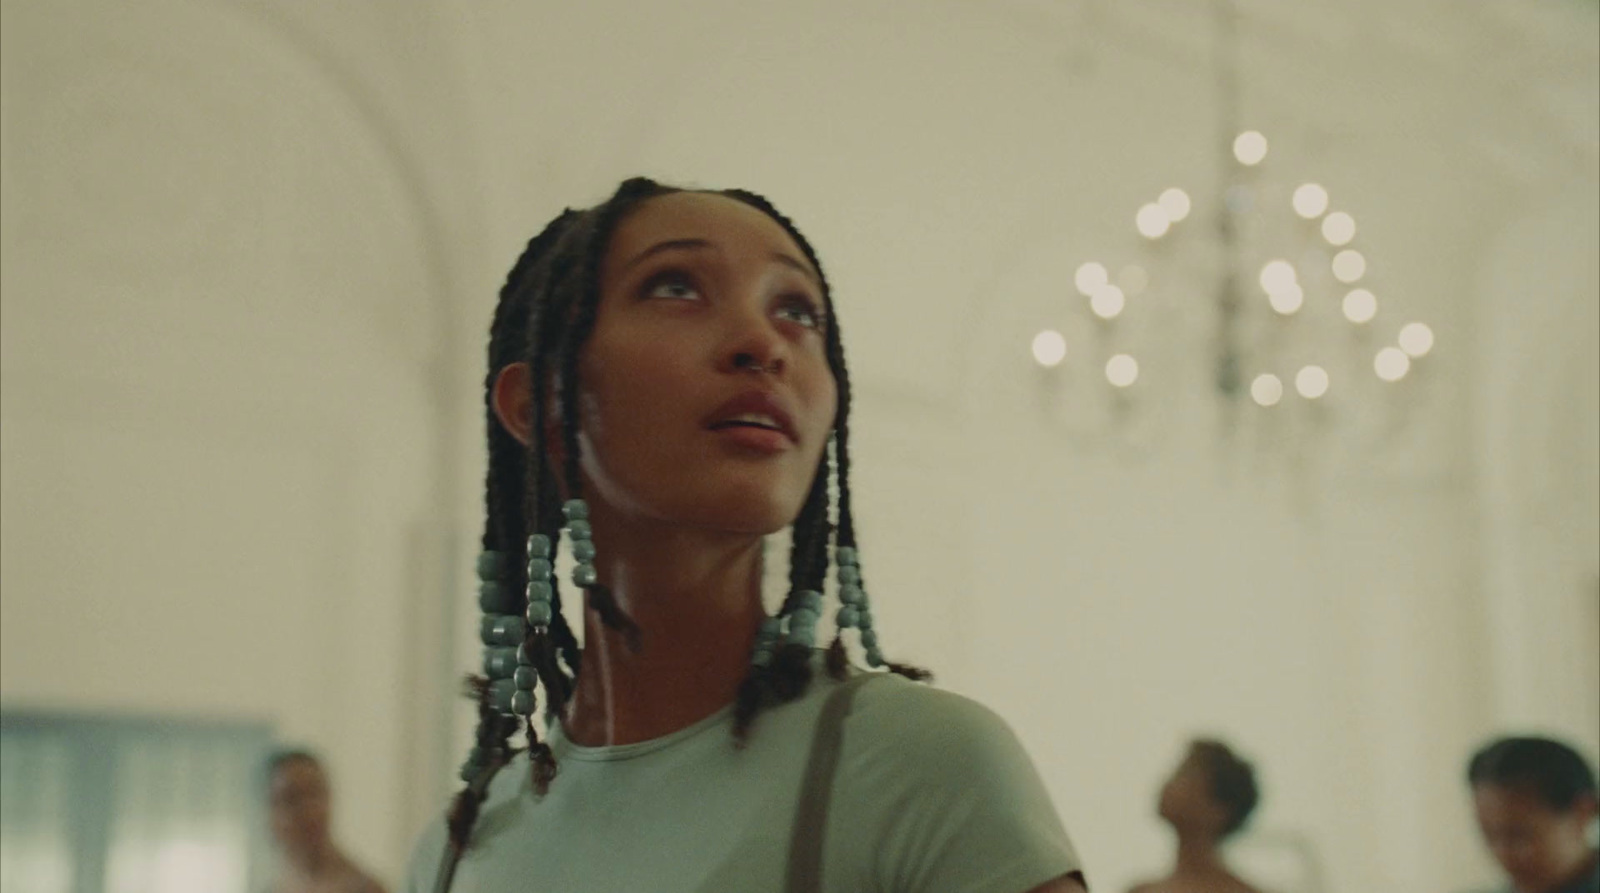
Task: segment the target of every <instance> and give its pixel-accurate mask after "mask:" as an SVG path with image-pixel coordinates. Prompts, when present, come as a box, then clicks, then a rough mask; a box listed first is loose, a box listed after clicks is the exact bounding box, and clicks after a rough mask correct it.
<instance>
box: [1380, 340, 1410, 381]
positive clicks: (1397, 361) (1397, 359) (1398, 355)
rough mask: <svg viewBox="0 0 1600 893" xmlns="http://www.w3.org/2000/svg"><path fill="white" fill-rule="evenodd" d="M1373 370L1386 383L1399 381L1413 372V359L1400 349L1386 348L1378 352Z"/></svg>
mask: <svg viewBox="0 0 1600 893" xmlns="http://www.w3.org/2000/svg"><path fill="white" fill-rule="evenodd" d="M1372 368H1373V369H1374V370H1376V371H1377V373H1378V377H1379V378H1381V379H1383V380H1384V381H1399V380H1400V379H1402V378H1405V377H1406V373H1407V372H1410V371H1411V358H1410V357H1408V356H1406V352H1405V351H1403V350H1401V349H1400V348H1398V347H1385V348H1384V349H1383V350H1380V351H1378V356H1377V358H1376V359H1374V360H1373V361H1372Z"/></svg>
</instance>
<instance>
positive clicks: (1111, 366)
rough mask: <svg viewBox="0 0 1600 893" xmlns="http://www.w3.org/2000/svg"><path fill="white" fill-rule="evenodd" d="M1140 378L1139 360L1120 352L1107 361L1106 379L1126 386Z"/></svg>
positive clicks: (1122, 386)
mask: <svg viewBox="0 0 1600 893" xmlns="http://www.w3.org/2000/svg"><path fill="white" fill-rule="evenodd" d="M1138 380H1139V361H1138V360H1135V359H1134V358H1133V357H1130V356H1128V355H1127V354H1125V353H1119V354H1117V355H1116V356H1114V357H1112V358H1111V359H1109V360H1107V361H1106V381H1109V382H1111V383H1112V384H1114V385H1116V386H1117V387H1119V388H1125V387H1128V386H1129V385H1131V384H1133V383H1134V382H1136V381H1138Z"/></svg>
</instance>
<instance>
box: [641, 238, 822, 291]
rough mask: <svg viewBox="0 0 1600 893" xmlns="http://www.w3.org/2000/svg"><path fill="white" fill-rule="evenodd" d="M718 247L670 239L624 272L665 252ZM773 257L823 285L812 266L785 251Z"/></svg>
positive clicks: (643, 253) (705, 242) (700, 241)
mask: <svg viewBox="0 0 1600 893" xmlns="http://www.w3.org/2000/svg"><path fill="white" fill-rule="evenodd" d="M716 247H717V246H716V245H714V244H713V243H712V242H711V241H710V240H708V239H668V240H666V241H664V242H657V243H655V244H654V245H651V246H650V247H649V248H646V249H645V250H643V251H641V252H639V253H638V254H635V255H634V256H633V257H632V258H630V259H629V260H628V262H627V263H625V264H623V266H622V271H623V272H627V271H628V270H631V269H633V268H634V267H636V266H638V265H639V264H641V263H644V262H645V261H646V260H649V259H650V258H652V257H654V256H656V255H657V254H661V253H662V252H665V251H705V250H708V249H713V248H716ZM771 257H772V259H773V260H775V261H777V262H778V263H780V264H783V265H784V266H787V267H793V268H794V269H796V270H798V271H799V272H800V273H802V274H804V275H805V277H806V278H807V279H810V280H811V281H812V282H815V283H816V284H818V285H821V284H822V283H821V280H820V279H819V278H818V276H817V274H816V271H814V270H812V269H811V265H810V264H807V263H805V262H804V261H802V260H800V259H799V258H797V257H795V256H793V255H791V254H788V253H787V252H783V251H774V252H772V254H771Z"/></svg>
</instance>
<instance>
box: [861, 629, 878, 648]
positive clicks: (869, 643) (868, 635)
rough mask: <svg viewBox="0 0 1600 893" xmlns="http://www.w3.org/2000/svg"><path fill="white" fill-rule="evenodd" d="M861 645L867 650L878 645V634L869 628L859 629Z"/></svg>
mask: <svg viewBox="0 0 1600 893" xmlns="http://www.w3.org/2000/svg"><path fill="white" fill-rule="evenodd" d="M861 647H862V648H866V649H869V650H870V649H873V648H876V647H878V634H877V633H875V632H873V631H872V630H870V629H863V630H862V631H861Z"/></svg>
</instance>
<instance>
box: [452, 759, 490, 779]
mask: <svg viewBox="0 0 1600 893" xmlns="http://www.w3.org/2000/svg"><path fill="white" fill-rule="evenodd" d="M484 768H485V767H484V766H480V765H479V764H477V763H474V762H472V761H470V760H469V761H467V762H465V763H462V764H461V771H460V772H459V773H457V774H458V775H459V776H460V778H461V780H462V781H464V782H467V783H468V784H471V783H472V780H473V779H474V778H477V777H478V774H479V773H480V772H482V771H483V770H484Z"/></svg>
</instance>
